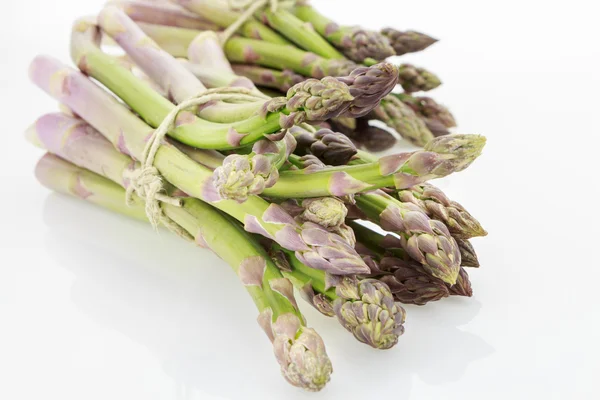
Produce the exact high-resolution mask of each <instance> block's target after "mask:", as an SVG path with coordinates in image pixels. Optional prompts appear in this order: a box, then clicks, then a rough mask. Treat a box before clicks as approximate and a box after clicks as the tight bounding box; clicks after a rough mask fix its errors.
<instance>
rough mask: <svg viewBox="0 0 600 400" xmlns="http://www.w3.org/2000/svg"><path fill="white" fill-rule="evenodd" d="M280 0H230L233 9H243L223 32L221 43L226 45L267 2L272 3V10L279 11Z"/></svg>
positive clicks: (230, 6)
mask: <svg viewBox="0 0 600 400" xmlns="http://www.w3.org/2000/svg"><path fill="white" fill-rule="evenodd" d="M280 2H281V1H280V0H228V3H229V8H230V9H231V10H238V11H239V10H243V12H242V13H241V14H240V16H239V17H238V19H237V20H236V21H235V22H234V23H233V24H231V25H229V26H228V27H227V29H225V30H224V31H223V32H221V35H220V36H221V45H222V46H225V43H227V41H228V40H229V38H230V37H231V36H233V35H234V34H235V33H236V32H237V30H238V29H240V28H241V27H242V25H244V24H245V23H246V22H248V20H250V18H252V16H253V15H254V13H255V12H257V11H258V10H260V9H262V8H265V7H266V6H267V4H270V5H271V11H272V12H277V8H278V7H279V3H280Z"/></svg>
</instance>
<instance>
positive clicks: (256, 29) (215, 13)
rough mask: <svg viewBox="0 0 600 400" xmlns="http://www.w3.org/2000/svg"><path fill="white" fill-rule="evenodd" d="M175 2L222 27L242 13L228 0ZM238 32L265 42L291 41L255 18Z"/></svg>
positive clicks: (231, 22) (286, 43) (177, 0)
mask: <svg viewBox="0 0 600 400" xmlns="http://www.w3.org/2000/svg"><path fill="white" fill-rule="evenodd" d="M174 1H175V3H177V4H179V5H181V6H182V7H184V8H186V9H188V10H189V11H191V12H193V13H194V14H196V15H199V16H200V17H202V18H204V19H207V20H209V21H211V22H213V23H214V24H217V25H219V26H220V27H222V28H227V27H228V26H229V25H231V24H233V23H234V22H235V21H236V20H237V19H238V18H239V17H240V15H241V13H239V12H236V11H234V10H231V9H230V7H229V4H228V3H227V2H226V1H221V0H174ZM238 33H239V34H241V35H242V36H245V37H248V38H253V39H258V40H264V41H265V42H270V43H276V44H282V45H288V44H290V42H289V41H288V40H286V39H285V38H284V37H282V36H281V35H279V34H278V33H277V32H275V31H273V30H272V29H271V28H269V27H267V26H265V25H263V24H261V23H260V22H259V21H257V20H256V19H255V18H250V19H249V20H248V21H247V22H245V23H244V24H243V25H242V26H241V27H240V29H239V30H238Z"/></svg>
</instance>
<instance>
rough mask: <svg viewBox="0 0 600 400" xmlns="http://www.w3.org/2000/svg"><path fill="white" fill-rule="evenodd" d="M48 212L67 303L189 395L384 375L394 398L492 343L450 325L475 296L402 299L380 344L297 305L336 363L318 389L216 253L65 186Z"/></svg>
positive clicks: (336, 390)
mask: <svg viewBox="0 0 600 400" xmlns="http://www.w3.org/2000/svg"><path fill="white" fill-rule="evenodd" d="M44 220H45V222H46V225H47V226H48V228H49V230H48V233H47V241H46V245H47V250H48V253H49V254H51V255H52V256H53V257H54V258H55V259H56V260H57V262H58V263H59V264H60V265H61V266H62V267H63V268H65V269H67V270H68V271H69V272H70V273H72V274H73V275H74V283H73V286H72V289H71V300H72V302H73V303H74V305H75V306H76V307H77V308H78V309H79V310H81V311H82V312H83V313H84V314H85V315H87V316H89V318H91V319H92V320H93V321H95V322H96V323H97V324H98V325H99V326H98V330H99V331H103V330H105V329H109V330H114V331H117V332H119V333H120V334H122V335H125V336H126V337H127V338H128V339H129V340H131V341H133V342H134V343H137V344H140V345H143V346H144V347H146V348H147V349H148V350H149V352H150V353H151V354H152V355H153V356H154V357H155V358H156V359H157V360H158V361H159V363H160V364H161V365H162V368H163V370H164V372H165V373H166V375H167V376H168V377H170V379H172V380H173V381H174V382H175V384H176V386H177V388H178V393H177V394H176V395H175V397H174V398H186V399H189V398H192V395H191V394H190V393H192V392H200V393H202V394H203V395H201V396H200V397H199V398H203V399H205V398H206V397H203V396H206V395H210V396H212V397H210V398H231V399H237V398H241V397H242V395H243V394H244V393H246V394H247V393H251V394H253V395H257V394H261V393H262V395H263V397H264V396H266V397H264V398H273V397H269V396H274V393H278V394H279V393H280V394H281V396H285V397H286V398H307V396H311V397H313V398H328V396H331V395H335V396H336V397H337V396H345V398H359V397H363V396H367V395H369V393H371V394H373V391H372V388H373V386H372V385H375V386H376V387H382V386H385V387H387V386H388V385H389V386H392V387H394V388H395V392H396V393H397V398H398V399H407V398H409V396H410V392H411V387H412V385H413V376H416V377H418V379H419V380H421V381H422V382H423V383H426V384H429V385H445V384H448V383H451V382H453V381H456V380H458V379H459V378H461V376H462V375H463V374H464V373H465V371H466V370H467V368H468V367H469V364H471V363H472V362H474V361H476V360H480V359H482V358H484V357H487V356H489V355H490V354H491V353H493V348H492V347H491V346H490V345H489V344H487V343H486V342H485V341H484V340H483V339H482V338H480V337H478V336H477V335H474V334H472V333H469V332H465V331H462V330H461V329H459V328H458V326H460V325H464V324H466V323H467V322H469V321H470V320H471V319H473V318H475V317H476V316H477V314H478V313H479V312H480V309H481V305H480V303H478V302H477V301H476V300H474V299H455V298H452V299H447V300H446V301H444V302H440V303H436V304H431V305H429V306H427V307H416V306H411V307H407V308H408V310H407V311H408V321H407V332H406V334H405V335H404V337H402V338H401V340H400V342H399V344H398V346H397V348H396V349H394V350H392V351H387V352H382V351H377V350H373V349H371V348H368V347H367V346H364V345H362V344H360V343H357V342H356V341H355V340H354V338H352V337H351V335H349V334H347V333H346V332H345V331H343V329H342V328H341V327H340V326H338V325H337V324H336V323H335V322H334V321H333V320H330V319H327V318H325V317H322V316H320V315H318V314H317V313H316V311H314V310H312V309H308V307H303V308H304V310H305V312H306V314H307V317H308V320H309V324H310V325H311V326H314V327H315V328H316V329H317V330H318V331H319V332H320V333H321V335H322V336H323V337H324V339H325V342H326V343H327V346H328V352H329V354H330V356H331V358H332V361H333V363H334V371H335V373H334V375H333V377H332V382H331V383H330V386H329V387H328V388H327V389H326V390H325V391H323V392H321V393H319V394H308V393H303V392H300V391H295V390H294V389H292V388H288V387H287V384H286V383H285V382H284V380H283V378H281V377H279V376H278V375H279V372H278V367H277V364H276V361H275V360H274V357H273V355H272V349H271V346H270V344H269V342H268V340H267V338H266V336H265V335H264V334H263V332H262V331H261V330H260V328H259V327H258V325H257V324H256V323H255V318H256V310H255V309H254V307H253V304H252V302H251V301H250V299H249V298H248V296H247V294H246V292H245V291H244V289H243V288H242V286H241V285H240V284H239V283H238V281H237V278H236V277H235V275H234V273H233V272H232V271H231V270H230V269H229V268H228V267H227V266H226V264H225V263H224V262H223V261H221V260H220V259H218V258H217V257H216V256H215V255H213V254H212V253H210V252H209V251H207V250H204V249H199V248H194V247H192V246H190V245H189V244H187V243H185V242H183V241H181V240H180V239H179V238H176V237H174V236H172V235H170V234H169V233H168V232H166V231H161V232H160V233H159V234H157V233H155V232H153V231H152V229H150V228H149V226H147V225H145V224H143V223H139V222H137V221H132V220H128V219H126V218H124V217H121V216H116V215H111V214H110V213H109V212H106V211H104V210H100V209H97V208H94V207H92V206H89V205H87V204H83V203H81V202H79V201H77V200H73V199H70V198H67V197H64V196H61V195H56V194H52V195H50V196H49V197H48V198H47V200H46V202H45V207H44ZM357 366H360V368H356V367H357ZM342 375H347V377H348V376H352V377H353V378H354V380H348V379H347V377H346V378H345V379H344V381H345V382H347V383H345V384H344V385H336V381H338V378H341V376H342ZM232 377H234V379H233V381H234V382H235V384H232ZM340 380H341V379H340ZM275 382H278V383H277V384H275ZM348 382H349V383H348ZM352 382H355V383H354V384H352ZM365 382H370V385H365V384H364V383H365ZM355 396H356V397H355ZM244 397H245V398H248V397H247V396H244ZM193 398H196V397H193ZM253 398H254V397H253ZM257 398H258V397H257ZM275 398H280V397H275Z"/></svg>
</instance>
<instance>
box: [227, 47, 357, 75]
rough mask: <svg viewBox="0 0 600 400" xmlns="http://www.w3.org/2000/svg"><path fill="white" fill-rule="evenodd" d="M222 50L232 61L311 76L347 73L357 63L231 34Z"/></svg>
mask: <svg viewBox="0 0 600 400" xmlns="http://www.w3.org/2000/svg"><path fill="white" fill-rule="evenodd" d="M224 50H225V54H227V58H228V59H229V61H231V62H233V63H242V64H257V65H262V66H264V67H269V68H276V69H280V70H284V69H286V68H289V69H291V70H293V71H295V72H297V73H299V74H302V75H304V76H309V77H313V78H322V77H324V76H342V75H347V74H349V73H350V72H352V71H353V70H354V69H356V67H357V64H355V63H354V62H352V61H348V60H337V59H336V60H329V59H326V58H322V57H319V56H317V55H316V54H314V53H308V52H305V51H303V50H300V49H298V48H296V47H289V46H282V45H277V44H274V43H267V42H262V41H260V40H253V39H246V38H237V37H234V38H231V39H230V40H228V41H227V43H226V44H225V47H224Z"/></svg>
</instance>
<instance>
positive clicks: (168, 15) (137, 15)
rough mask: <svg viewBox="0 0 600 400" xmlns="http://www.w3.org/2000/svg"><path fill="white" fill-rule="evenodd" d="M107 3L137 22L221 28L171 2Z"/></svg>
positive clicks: (126, 0)
mask: <svg viewBox="0 0 600 400" xmlns="http://www.w3.org/2000/svg"><path fill="white" fill-rule="evenodd" d="M107 4H108V5H111V6H116V7H119V8H121V9H122V10H123V11H125V13H127V15H129V17H130V18H131V19H133V20H134V21H136V22H143V23H149V24H156V25H165V26H173V27H178V28H189V29H199V30H218V29H219V27H218V26H217V25H215V24H214V23H212V22H209V21H207V20H205V19H202V18H200V17H199V16H197V15H194V14H192V13H190V12H187V11H186V10H185V9H182V8H180V7H177V6H175V5H174V4H171V3H148V2H144V1H132V0H116V1H109V2H108V3H107Z"/></svg>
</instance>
